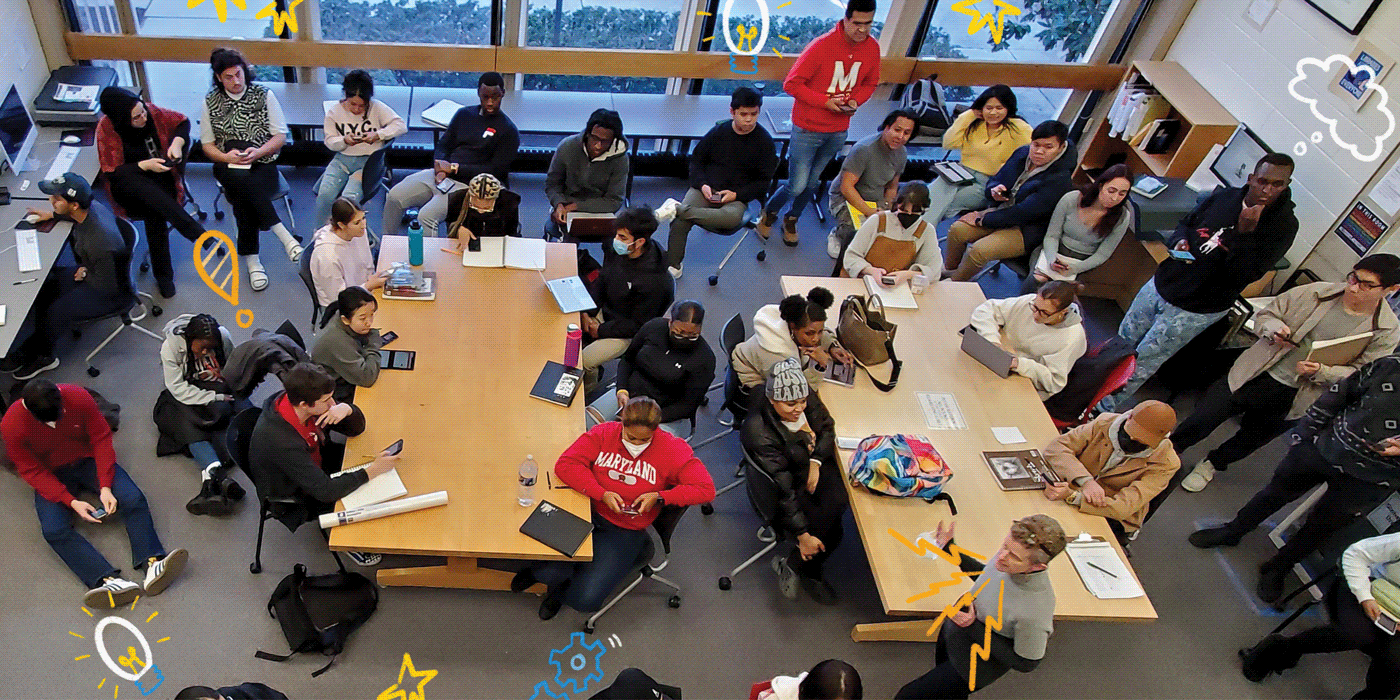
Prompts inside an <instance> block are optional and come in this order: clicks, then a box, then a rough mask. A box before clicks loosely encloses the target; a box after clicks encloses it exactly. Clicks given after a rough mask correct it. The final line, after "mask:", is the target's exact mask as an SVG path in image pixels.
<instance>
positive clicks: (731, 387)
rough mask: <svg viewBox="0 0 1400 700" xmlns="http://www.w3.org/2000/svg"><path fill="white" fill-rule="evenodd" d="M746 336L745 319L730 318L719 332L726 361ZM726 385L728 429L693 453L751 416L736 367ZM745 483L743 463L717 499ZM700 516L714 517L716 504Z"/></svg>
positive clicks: (708, 505) (728, 373) (728, 372)
mask: <svg viewBox="0 0 1400 700" xmlns="http://www.w3.org/2000/svg"><path fill="white" fill-rule="evenodd" d="M746 333H747V331H745V330H744V318H743V317H742V316H740V315H739V314H734V315H733V316H731V317H730V319H729V321H728V322H726V323H725V324H724V330H722V331H720V339H719V344H720V347H721V348H722V349H723V350H724V356H725V358H726V359H728V358H732V357H733V356H734V347H735V346H736V345H738V344H739V343H742V342H744V336H745V334H746ZM731 361H732V360H731ZM723 385H724V403H723V404H722V405H720V407H719V410H721V411H729V415H730V419H729V422H728V423H726V422H724V420H723V419H720V420H719V424H720V425H723V426H725V429H724V430H722V431H720V432H719V433H716V434H714V435H711V436H710V437H707V438H705V439H704V440H701V441H700V442H699V443H696V444H695V445H692V449H695V450H699V449H700V448H702V447H704V446H706V445H708V444H710V443H712V442H714V441H716V440H719V439H720V438H723V437H724V436H726V435H729V434H730V433H733V432H735V431H737V430H738V429H739V426H741V425H743V423H744V418H746V417H747V416H748V414H749V409H748V398H749V393H748V392H747V391H745V390H744V386H743V384H742V383H740V382H739V375H738V373H736V372H735V371H734V367H733V365H729V366H728V367H727V369H726V370H725V375H724V382H723ZM742 483H744V466H743V464H742V463H741V464H740V465H739V467H738V468H737V469H735V470H734V481H731V482H729V484H727V485H725V487H724V488H721V489H719V490H717V491H715V498H719V497H720V496H722V495H724V494H726V493H728V492H730V491H732V490H733V489H735V488H736V487H738V486H739V484H742ZM700 512H701V513H702V514H704V515H713V514H714V512H715V506H714V501H711V502H709V503H706V504H703V505H701V506H700Z"/></svg>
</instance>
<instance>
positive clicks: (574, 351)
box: [564, 323, 583, 367]
mask: <svg viewBox="0 0 1400 700" xmlns="http://www.w3.org/2000/svg"><path fill="white" fill-rule="evenodd" d="M582 345H583V329H582V328H579V327H578V324H576V323H570V324H569V332H568V334H567V335H566V336H565V337H564V366H565V367H578V353H579V348H580V347H581V346H582Z"/></svg>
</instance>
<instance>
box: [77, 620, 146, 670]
mask: <svg viewBox="0 0 1400 700" xmlns="http://www.w3.org/2000/svg"><path fill="white" fill-rule="evenodd" d="M111 624H115V625H120V626H122V627H125V628H126V629H127V630H128V631H130V632H131V634H132V635H134V636H135V637H136V641H138V642H140V643H141V653H142V654H144V655H145V659H146V665H145V667H144V668H142V669H141V672H140V673H137V674H131V673H127V672H126V671H123V670H121V668H120V667H118V666H117V664H116V663H114V662H113V661H112V657H111V655H109V654H108V653H107V647H106V645H104V644H103V643H102V634H103V631H104V630H105V629H106V627H107V625H111ZM92 636H93V643H94V644H96V645H97V654H98V655H99V656H101V657H102V663H104V664H106V665H107V668H109V669H111V670H112V673H115V674H117V676H118V677H119V678H124V679H126V680H129V681H131V682H132V683H135V682H136V681H138V680H140V679H141V676H144V675H146V672H147V671H149V670H151V668H152V667H154V666H155V662H154V660H153V659H152V658H151V645H150V643H148V642H147V641H146V637H145V635H142V634H141V630H139V629H137V628H136V625H133V624H131V623H130V622H129V621H127V620H126V619H124V618H120V617H115V616H110V617H104V618H102V620H101V621H100V622H98V623H97V630H96V631H94V632H93V633H92Z"/></svg>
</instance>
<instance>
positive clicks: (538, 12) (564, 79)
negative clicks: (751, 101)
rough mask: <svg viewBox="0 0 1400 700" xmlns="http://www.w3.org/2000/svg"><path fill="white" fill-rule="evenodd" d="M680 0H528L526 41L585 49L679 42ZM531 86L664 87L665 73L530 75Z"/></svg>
mask: <svg viewBox="0 0 1400 700" xmlns="http://www.w3.org/2000/svg"><path fill="white" fill-rule="evenodd" d="M679 4H680V0H602V1H601V2H592V1H590V0H528V4H527V5H526V12H527V14H526V24H525V43H526V44H527V45H529V46H558V47H573V48H585V49H652V50H658V51H669V50H671V49H673V48H675V43H676V30H677V28H678V27H679V19H680V11H679V10H678V9H677V6H678V5H679ZM525 89H527V90H575V91H581V92H636V93H661V92H665V90H666V79H665V78H620V77H609V76H588V75H539V74H531V75H526V76H525Z"/></svg>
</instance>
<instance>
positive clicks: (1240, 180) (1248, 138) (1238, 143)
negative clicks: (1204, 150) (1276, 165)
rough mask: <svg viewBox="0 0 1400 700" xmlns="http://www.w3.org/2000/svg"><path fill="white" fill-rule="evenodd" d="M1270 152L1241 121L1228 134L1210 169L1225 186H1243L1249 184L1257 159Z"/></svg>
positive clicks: (1271, 150) (1257, 136) (1267, 146)
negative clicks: (1223, 147) (1227, 139)
mask: <svg viewBox="0 0 1400 700" xmlns="http://www.w3.org/2000/svg"><path fill="white" fill-rule="evenodd" d="M1270 153H1273V149H1271V148H1269V145H1268V144H1266V143H1264V140H1263V139H1261V138H1259V135H1258V134H1256V133H1254V130H1252V129H1250V128H1249V127H1248V126H1246V125H1245V124H1244V123H1243V122H1241V123H1240V125H1239V126H1237V127H1235V133H1233V134H1231V135H1230V140H1229V141H1228V142H1227V143H1226V144H1225V149H1224V150H1222V151H1221V152H1220V155H1218V156H1216V157H1215V162H1213V163H1211V164H1210V171H1211V172H1212V173H1214V174H1215V176H1216V177H1218V178H1220V181H1221V182H1223V183H1225V186H1226V187H1244V186H1245V185H1247V184H1249V176H1250V174H1252V173H1253V172H1254V166H1255V165H1258V164H1259V159H1260V158H1263V157H1264V156H1266V155H1268V154H1270Z"/></svg>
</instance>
